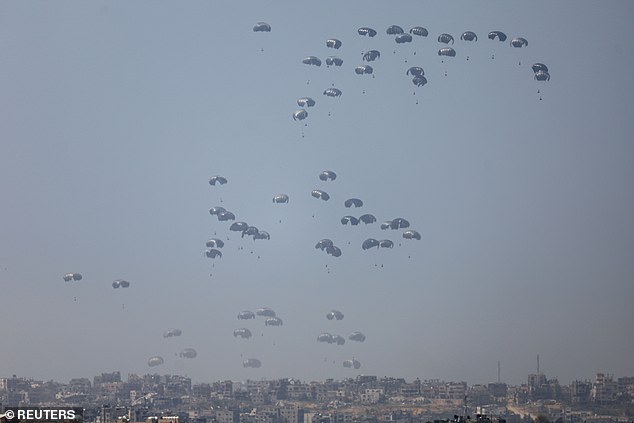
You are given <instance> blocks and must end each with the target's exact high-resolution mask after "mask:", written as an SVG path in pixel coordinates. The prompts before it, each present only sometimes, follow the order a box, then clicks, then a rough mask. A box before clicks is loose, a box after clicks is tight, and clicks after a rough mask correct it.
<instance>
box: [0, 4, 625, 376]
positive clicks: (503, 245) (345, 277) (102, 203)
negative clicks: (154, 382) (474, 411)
mask: <svg viewBox="0 0 634 423" xmlns="http://www.w3.org/2000/svg"><path fill="white" fill-rule="evenodd" d="M395 3H397V4H395ZM259 21H265V22H268V23H269V24H270V25H271V26H272V29H273V30H272V32H270V33H254V32H253V30H252V27H253V25H254V24H256V23H257V22H259ZM633 22H634V3H632V2H630V1H611V2H594V1H560V2H550V1H540V2H508V1H487V2H484V1H478V2H473V1H464V2H450V3H447V2H419V1H402V2H380V3H379V2H376V3H371V2H367V1H356V0H355V1H346V2H340V1H330V0H328V1H320V2H301V3H297V2H291V1H276V2H259V1H258V2H256V1H235V2H229V1H227V2H209V1H188V2H185V3H182V2H179V3H176V2H167V1H145V0H139V1H135V2H122V1H93V2H84V1H66V2H43V1H21V2H16V1H13V2H9V1H5V2H1V3H0V57H2V60H1V62H2V64H1V65H0V84H1V85H0V88H1V92H2V94H1V95H0V112H1V113H0V131H1V140H0V180H1V181H2V184H1V188H0V198H1V199H2V203H1V207H0V287H1V289H2V301H3V312H2V319H1V320H0V327H1V328H2V333H3V341H2V344H3V348H1V349H0V377H7V376H11V375H12V374H17V375H19V376H24V377H33V378H36V379H45V380H46V379H56V380H59V381H67V380H69V379H71V378H73V377H91V376H93V375H95V374H100V373H101V372H109V371H114V370H119V371H121V372H122V374H123V375H124V377H125V375H127V374H128V373H146V372H159V373H178V374H186V375H188V376H190V377H192V378H193V380H194V381H195V382H202V381H214V380H219V379H232V380H244V379H247V378H252V379H259V378H262V377H266V378H278V377H296V378H300V379H304V380H323V379H325V378H327V377H333V378H343V377H354V376H356V375H357V374H361V373H362V374H370V375H377V376H395V377H405V378H406V379H408V380H411V379H414V378H415V377H420V378H421V379H430V378H440V379H445V380H465V381H467V382H469V383H486V382H492V381H495V380H496V378H497V361H498V360H499V361H501V366H502V380H503V381H505V382H509V383H514V384H519V383H522V382H525V381H526V375H527V374H528V373H532V372H535V371H536V356H537V354H540V357H541V370H542V371H543V372H545V373H546V375H547V377H558V378H559V379H560V382H562V383H569V382H570V381H572V380H574V379H576V378H590V377H593V375H594V374H595V373H596V372H609V373H614V374H615V375H616V376H625V375H630V376H631V375H634V362H633V361H632V357H634V329H633V328H634V325H633V323H634V311H633V308H632V302H633V300H634V219H633V216H634V190H633V188H632V187H633V183H634V138H633V134H634V119H633V117H634V115H633V114H632V110H634V82H633V79H632V69H633V68H634V48H633V45H632V29H633V28H632V27H633ZM392 24H397V25H401V26H402V27H403V28H404V29H405V30H406V31H407V30H408V29H409V28H411V27H412V26H415V25H421V26H424V27H426V28H427V29H428V30H429V36H428V37H426V38H424V37H416V36H414V40H413V42H412V43H411V44H403V45H401V44H398V45H397V44H396V43H395V42H394V39H393V37H392V36H388V35H387V34H386V33H385V30H386V28H387V27H388V26H389V25H392ZM361 26H369V27H372V28H374V29H376V30H377V32H378V34H377V35H376V37H374V38H368V37H361V36H360V35H358V34H357V28H359V27H361ZM466 30H471V31H474V32H476V34H477V35H478V37H479V38H478V41H477V42H476V43H471V44H470V43H466V42H464V41H460V34H461V33H462V32H463V31H466ZM492 30H501V31H504V32H505V33H506V34H507V35H508V36H509V40H510V38H512V37H516V36H522V37H525V38H526V39H527V40H528V43H529V44H528V47H526V48H523V49H513V48H511V47H510V46H509V43H508V41H509V40H507V41H506V42H504V43H500V42H497V41H492V40H489V39H487V34H488V32H489V31H492ZM443 32H446V33H449V34H452V35H453V36H454V37H455V39H456V42H455V44H454V46H453V47H454V48H455V49H456V51H457V55H456V57H455V58H450V59H448V60H444V62H443V61H441V60H440V57H439V56H438V55H437V51H438V48H440V47H442V46H443V45H441V44H440V43H439V42H438V41H437V37H438V35H439V34H441V33H443ZM331 37H336V38H338V39H340V40H341V41H342V43H343V45H342V47H341V48H340V49H339V50H333V49H329V48H327V47H326V44H325V42H326V40H327V39H328V38H331ZM369 49H377V50H379V51H380V52H381V58H380V59H379V60H377V61H376V62H373V63H371V65H372V66H373V67H374V77H372V76H368V75H364V76H359V75H356V74H355V73H354V67H355V66H357V65H360V64H362V63H363V62H362V53H363V52H364V51H367V50H369ZM308 55H315V56H318V57H320V58H321V59H322V61H325V58H326V57H327V56H329V55H337V56H339V57H341V58H342V59H343V60H344V64H343V66H342V67H340V68H334V67H331V68H327V67H326V66H325V63H324V65H322V66H321V67H319V68H317V67H311V66H307V65H304V64H302V63H301V59H302V58H303V57H305V56H308ZM467 55H468V56H469V60H467V58H466V56H467ZM535 62H542V63H545V64H546V65H547V66H548V68H549V70H550V75H551V80H550V81H549V82H545V83H539V82H536V81H535V80H534V79H533V72H532V70H531V65H532V64H533V63H535ZM520 63H521V64H520ZM410 66H421V67H423V68H424V70H425V75H426V77H427V80H428V84H427V85H425V86H424V87H421V88H416V87H415V86H414V85H413V84H412V82H411V76H406V75H405V72H406V70H407V69H408V68H409V67H410ZM331 86H335V87H337V88H339V89H341V90H342V92H343V95H342V96H341V97H340V98H337V99H333V98H329V97H326V96H324V95H322V92H323V90H325V89H326V88H329V87H331ZM538 89H540V93H539V94H538V93H537V91H538ZM303 96H311V97H313V98H314V99H315V100H316V103H317V104H316V106H315V107H313V108H310V109H308V112H309V116H308V118H307V119H306V120H304V121H302V122H294V121H293V119H292V117H291V114H292V113H293V112H294V111H295V110H297V109H298V106H297V104H296V100H297V98H299V97H303ZM540 97H541V100H540ZM304 124H306V126H305V125H304ZM325 169H329V170H333V171H335V172H336V173H337V176H338V177H337V179H336V180H335V181H332V182H322V181H320V180H319V179H318V175H319V173H320V172H321V171H323V170H325ZM212 175H223V176H225V177H226V178H227V179H228V180H229V183H228V184H226V185H223V186H215V187H211V186H210V185H209V184H208V179H209V177H210V176H212ZM316 188H319V189H323V190H325V191H327V192H328V193H329V194H330V196H331V199H330V200H329V201H328V202H324V201H321V200H318V199H315V198H313V197H311V195H310V193H311V191H312V190H313V189H316ZM278 193H286V194H288V195H289V197H290V202H289V203H288V204H281V205H278V204H273V202H272V197H273V195H275V194H278ZM350 197H358V198H360V199H362V200H363V201H364V203H365V204H364V206H363V207H362V208H360V209H346V208H345V207H344V206H343V202H344V200H345V199H347V198H350ZM213 206H223V207H225V208H227V209H228V210H231V211H232V212H233V213H235V215H236V216H237V219H238V220H243V221H246V222H248V223H249V224H252V225H255V226H257V227H258V228H260V229H262V230H266V231H268V232H269V233H270V235H271V240H270V241H256V242H254V241H252V240H251V239H249V238H248V237H245V238H244V239H242V238H241V237H240V235H239V234H236V233H234V232H229V231H228V227H229V223H227V222H218V221H217V219H215V218H214V217H213V216H210V214H209V212H208V210H209V208H210V207H213ZM363 213H372V214H374V215H375V216H376V217H377V219H378V222H377V223H375V224H373V225H363V224H362V225H360V226H357V227H350V226H343V225H341V223H340V222H339V219H340V218H341V217H342V216H344V215H346V214H352V215H355V216H357V217H358V216H359V215H361V214H363ZM395 217H404V218H406V219H407V220H409V222H410V223H411V228H412V229H415V230H417V231H419V232H420V233H421V234H422V239H421V240H420V241H416V240H405V239H403V238H402V232H403V230H400V231H381V230H380V229H379V228H378V223H380V222H382V221H385V220H388V219H393V218H395ZM213 236H217V237H219V238H221V239H223V240H225V246H224V248H223V249H222V252H223V257H222V258H218V259H215V260H212V259H208V258H205V257H204V251H205V241H207V240H208V239H209V238H211V237H213ZM227 237H228V238H229V239H227ZM369 237H373V238H377V239H391V240H393V241H394V242H395V247H394V248H393V249H381V250H376V249H373V250H370V251H363V250H362V249H361V243H362V242H363V240H364V239H366V238H369ZM322 238H331V239H332V240H333V241H334V243H335V244H336V245H338V246H339V247H340V248H341V250H342V253H343V254H342V256H341V257H339V258H334V257H331V256H329V255H327V254H325V253H324V252H322V251H319V250H316V249H315V248H314V245H315V243H316V242H317V241H319V240H320V239H322ZM68 272H80V273H82V274H83V276H84V279H83V280H82V281H81V282H64V281H63V280H62V277H63V275H64V274H66V273H68ZM118 278H123V279H126V280H128V281H130V282H131V287H130V288H128V289H118V290H115V289H113V288H112V286H111V283H112V281H113V280H115V279H118ZM262 306H268V307H271V308H273V309H274V310H275V311H276V312H277V314H278V315H279V317H281V318H282V319H283V321H284V325H283V326H282V327H265V326H264V322H263V320H262V319H261V318H258V319H256V320H252V321H248V322H244V321H238V319H237V318H236V316H237V314H238V313H239V312H240V311H242V310H252V311H255V309H256V308H258V307H262ZM331 309H338V310H341V311H342V312H343V313H344V314H345V318H344V320H342V321H328V320H327V319H326V318H325V315H326V313H327V312H328V311H330V310H331ZM170 327H176V328H180V329H182V331H183V334H182V336H180V337H177V338H170V339H165V338H163V336H162V333H163V331H164V330H165V329H168V328H170ZM239 327H248V328H250V329H251V330H252V332H253V333H254V337H253V338H252V339H250V340H241V339H238V338H234V337H233V335H232V333H233V330H234V329H237V328H239ZM355 330H360V331H362V332H364V333H365V334H366V336H367V339H366V341H365V342H364V343H357V342H353V341H347V342H346V344H345V345H342V346H335V345H328V344H322V343H318V342H317V340H316V339H317V336H318V335H319V334H320V333H321V332H323V331H328V332H331V333H335V334H341V335H343V336H345V337H347V335H348V334H349V333H350V332H352V331H355ZM7 340H8V341H7ZM187 347H193V348H195V349H196V350H197V351H198V356H197V357H196V358H195V359H182V358H179V357H178V353H179V352H180V351H181V350H182V349H184V348H187ZM154 355H161V356H163V358H164V359H165V363H164V364H163V365H162V366H160V367H154V368H150V367H148V365H147V360H148V358H150V357H151V356H154ZM251 357H254V358H259V359H260V360H261V361H262V367H261V368H260V369H245V368H243V367H242V361H243V360H244V359H246V358H251ZM353 357H354V358H356V359H358V360H359V361H360V362H361V363H362V367H361V369H359V370H352V369H346V368H343V366H342V362H343V360H346V359H351V358H353Z"/></svg>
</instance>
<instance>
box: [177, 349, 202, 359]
mask: <svg viewBox="0 0 634 423" xmlns="http://www.w3.org/2000/svg"><path fill="white" fill-rule="evenodd" d="M179 355H180V357H181V358H196V356H197V355H198V353H197V352H196V350H195V349H193V348H185V349H184V350H183V351H181V353H180V354H179Z"/></svg>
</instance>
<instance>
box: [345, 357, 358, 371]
mask: <svg viewBox="0 0 634 423" xmlns="http://www.w3.org/2000/svg"><path fill="white" fill-rule="evenodd" d="M343 367H347V368H354V369H357V370H358V369H360V368H361V363H360V362H359V360H355V359H354V358H353V359H351V360H345V361H344V362H343Z"/></svg>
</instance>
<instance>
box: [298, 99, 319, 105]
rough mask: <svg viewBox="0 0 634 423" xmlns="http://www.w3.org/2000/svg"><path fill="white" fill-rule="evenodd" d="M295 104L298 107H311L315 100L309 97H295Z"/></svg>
mask: <svg viewBox="0 0 634 423" xmlns="http://www.w3.org/2000/svg"><path fill="white" fill-rule="evenodd" d="M297 105H298V106H299V107H313V106H314V105H315V100H313V99H312V98H310V97H302V98H299V99H297Z"/></svg>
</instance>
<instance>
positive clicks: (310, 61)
mask: <svg viewBox="0 0 634 423" xmlns="http://www.w3.org/2000/svg"><path fill="white" fill-rule="evenodd" d="M302 63H303V64H305V65H312V66H321V60H319V58H318V57H315V56H307V57H304V58H303V59H302Z"/></svg>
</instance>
